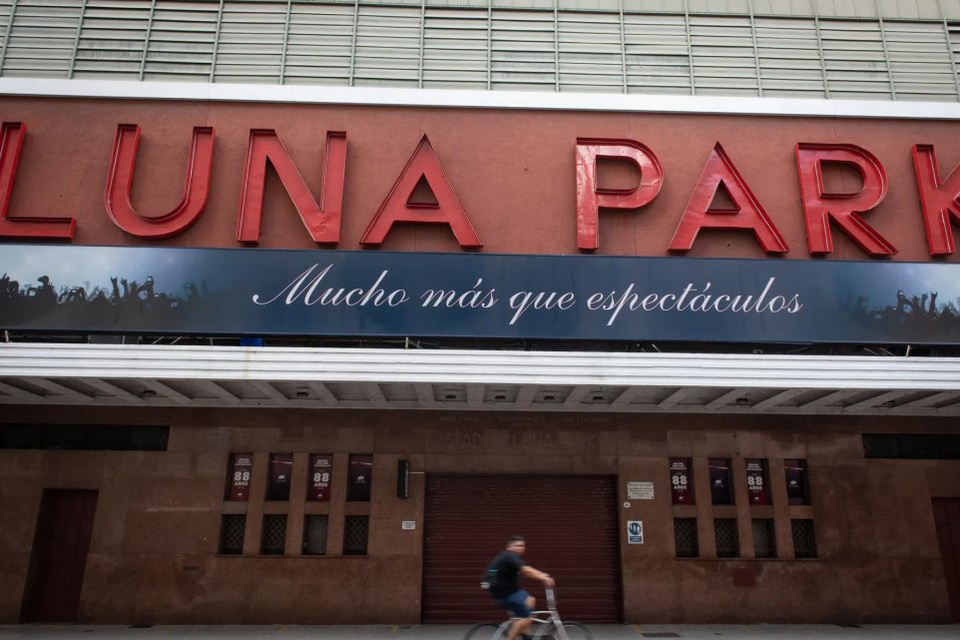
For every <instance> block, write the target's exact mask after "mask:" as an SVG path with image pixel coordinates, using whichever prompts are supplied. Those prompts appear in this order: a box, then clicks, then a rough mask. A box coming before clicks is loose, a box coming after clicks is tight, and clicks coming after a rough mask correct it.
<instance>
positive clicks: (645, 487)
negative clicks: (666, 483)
mask: <svg viewBox="0 0 960 640" xmlns="http://www.w3.org/2000/svg"><path fill="white" fill-rule="evenodd" d="M627 497H628V498H629V499H631V500H653V483H652V482H628V483H627Z"/></svg>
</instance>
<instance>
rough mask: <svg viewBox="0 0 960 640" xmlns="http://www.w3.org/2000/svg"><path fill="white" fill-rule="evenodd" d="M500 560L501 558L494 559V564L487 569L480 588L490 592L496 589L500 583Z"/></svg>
mask: <svg viewBox="0 0 960 640" xmlns="http://www.w3.org/2000/svg"><path fill="white" fill-rule="evenodd" d="M499 559H500V556H497V557H496V558H494V560H493V562H492V563H491V564H490V566H489V567H487V570H486V571H485V572H484V573H483V578H481V580H480V588H481V589H485V590H487V591H489V590H490V589H496V588H497V584H498V582H499V579H500V576H499V575H498V574H499V570H498V569H497V560H499Z"/></svg>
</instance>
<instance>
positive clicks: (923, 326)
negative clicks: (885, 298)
mask: <svg viewBox="0 0 960 640" xmlns="http://www.w3.org/2000/svg"><path fill="white" fill-rule="evenodd" d="M938 296H939V293H938V292H936V291H931V292H925V293H922V294H920V295H911V296H909V297H908V296H907V294H905V293H904V292H903V289H900V290H898V291H897V297H896V304H888V305H885V306H875V307H872V308H870V307H869V306H868V302H869V298H867V297H865V296H858V297H857V299H856V301H855V302H854V305H853V311H854V314H855V316H856V317H857V319H858V320H860V321H861V322H865V323H867V324H868V325H869V326H870V327H871V328H873V329H877V330H879V331H880V332H881V333H882V334H884V335H890V336H897V337H898V338H900V339H907V338H910V337H914V336H915V337H918V338H922V339H924V340H935V339H937V338H946V337H951V336H952V337H953V338H954V339H956V337H957V335H958V334H960V298H957V300H951V301H949V302H947V303H940V304H938V303H937V297H938Z"/></svg>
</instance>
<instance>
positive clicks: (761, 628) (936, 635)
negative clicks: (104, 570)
mask: <svg viewBox="0 0 960 640" xmlns="http://www.w3.org/2000/svg"><path fill="white" fill-rule="evenodd" d="M467 628H468V627H467V626H463V625H413V626H388V625H378V626H295V625H274V626H246V625H243V626H241V625H235V626H234V625H230V626H155V627H149V628H146V629H134V628H130V627H126V626H95V625H53V624H47V625H9V626H0V639H2V640H20V639H24V640H36V639H38V638H51V639H55V640H89V639H90V638H108V639H110V640H150V639H159V638H163V639H180V638H182V639H184V640H188V639H189V640H193V639H194V638H196V639H199V640H259V639H261V638H273V639H277V640H460V639H461V638H462V637H463V633H464V631H466V629H467ZM589 628H590V630H591V632H592V633H593V639H594V640H645V639H653V638H659V639H666V638H683V639H685V640H721V639H722V640H761V639H763V640H810V639H812V638H817V639H818V640H957V639H958V638H960V625H864V626H862V627H838V626H836V625H826V624H824V625H813V624H811V625H768V624H762V625H613V624H598V625H590V626H589Z"/></svg>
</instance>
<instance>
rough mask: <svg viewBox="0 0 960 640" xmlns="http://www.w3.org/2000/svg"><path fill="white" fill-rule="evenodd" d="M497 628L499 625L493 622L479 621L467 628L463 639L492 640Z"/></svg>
mask: <svg viewBox="0 0 960 640" xmlns="http://www.w3.org/2000/svg"><path fill="white" fill-rule="evenodd" d="M499 628H500V625H498V624H495V623H493V622H481V623H480V624H475V625H473V626H472V627H470V628H469V629H467V632H466V633H465V634H463V640H493V638H494V637H495V636H496V635H497V629H499Z"/></svg>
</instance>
